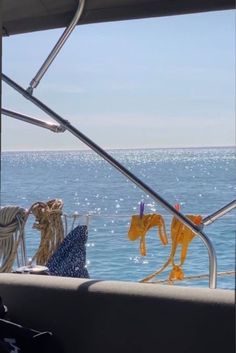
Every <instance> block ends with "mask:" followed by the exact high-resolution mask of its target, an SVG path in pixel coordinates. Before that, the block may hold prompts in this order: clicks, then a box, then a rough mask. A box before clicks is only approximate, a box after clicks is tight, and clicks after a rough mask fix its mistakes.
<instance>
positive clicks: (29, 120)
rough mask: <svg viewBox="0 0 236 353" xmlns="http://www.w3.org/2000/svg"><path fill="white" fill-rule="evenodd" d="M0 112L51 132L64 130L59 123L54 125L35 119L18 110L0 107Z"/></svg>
mask: <svg viewBox="0 0 236 353" xmlns="http://www.w3.org/2000/svg"><path fill="white" fill-rule="evenodd" d="M1 112H2V114H3V115H6V116H10V117H11V118H14V119H17V120H21V121H25V122H26V123H29V124H33V125H36V126H39V127H42V128H44V129H48V130H51V131H53V132H64V131H65V130H66V129H65V128H64V127H63V126H61V125H55V124H52V123H49V122H46V121H43V120H39V119H35V118H32V117H31V116H28V115H25V114H21V113H18V112H14V111H12V110H8V109H4V108H2V109H1Z"/></svg>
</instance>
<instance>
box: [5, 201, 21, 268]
mask: <svg viewBox="0 0 236 353" xmlns="http://www.w3.org/2000/svg"><path fill="white" fill-rule="evenodd" d="M25 217H26V211H25V210H24V209H23V208H20V207H17V206H7V207H3V208H1V209H0V272H11V271H12V267H13V264H14V261H15V260H17V262H18V266H20V265H25V264H26V253H25V239H24V220H25ZM19 245H21V256H22V258H21V263H20V260H19V257H18V249H19Z"/></svg>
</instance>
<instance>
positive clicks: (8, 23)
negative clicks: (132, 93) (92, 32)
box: [2, 0, 235, 35]
mask: <svg viewBox="0 0 236 353" xmlns="http://www.w3.org/2000/svg"><path fill="white" fill-rule="evenodd" d="M77 6H78V0H2V22H3V23H2V27H3V35H12V34H17V33H26V32H32V31H38V30H46V29H50V28H59V27H66V26H67V25H68V24H69V22H70V20H71V18H72V17H73V15H74V13H75V11H76V8H77ZM234 7H235V0H86V2H85V8H84V11H83V14H82V16H81V18H80V21H79V24H87V23H97V22H106V21H119V20H128V19H138V18H147V17H158V16H170V15H179V14H189V13H196V12H205V11H217V10H228V9H233V8H234Z"/></svg>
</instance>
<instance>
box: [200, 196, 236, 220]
mask: <svg viewBox="0 0 236 353" xmlns="http://www.w3.org/2000/svg"><path fill="white" fill-rule="evenodd" d="M234 208H236V200H233V201H231V202H229V203H228V204H227V205H225V206H223V207H222V208H220V209H219V210H217V211H216V212H214V213H212V214H211V215H209V216H207V217H205V218H204V219H203V220H202V224H203V225H204V226H208V225H210V224H211V223H213V222H215V221H216V220H217V219H218V218H220V217H222V216H224V215H225V214H226V213H228V212H230V211H232V210H233V209H234Z"/></svg>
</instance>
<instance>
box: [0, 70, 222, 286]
mask: <svg viewBox="0 0 236 353" xmlns="http://www.w3.org/2000/svg"><path fill="white" fill-rule="evenodd" d="M2 80H3V81H4V82H5V83H7V84H8V85H9V86H11V87H12V88H14V89H15V90H16V91H17V92H19V93H20V94H22V95H23V96H24V97H25V98H27V99H28V100H30V101H31V102H32V103H33V104H35V105H36V106H37V107H39V108H40V109H41V110H43V111H44V112H45V113H47V114H48V115H49V116H51V117H52V118H53V119H55V120H56V121H57V122H59V124H60V125H62V126H64V128H65V129H66V130H68V131H70V132H71V133H72V134H73V135H74V136H76V137H77V138H78V139H79V140H81V141H82V142H84V143H85V144H86V145H87V146H89V147H90V148H91V149H92V150H93V151H95V152H96V153H97V154H99V155H100V156H101V157H102V158H103V159H105V160H106V161H107V162H108V163H110V164H111V165H112V166H113V167H115V168H116V169H117V170H118V171H119V172H121V173H122V174H124V175H125V176H126V177H127V178H128V179H129V180H131V181H132V182H133V183H134V184H136V185H137V186H138V187H139V188H140V189H142V190H143V191H144V192H146V193H147V194H149V195H150V196H151V197H152V198H153V199H154V200H155V201H156V202H158V203H159V204H160V205H162V207H163V208H165V209H166V210H168V211H169V212H170V213H171V214H172V215H174V216H175V217H176V218H178V219H179V220H180V221H181V222H182V223H184V224H185V225H186V226H187V227H188V228H190V229H191V230H192V231H193V232H194V233H195V234H197V235H198V236H199V237H200V239H201V240H202V241H203V243H204V244H205V246H206V248H207V250H208V256H209V287H210V288H216V282H217V260H216V254H215V250H214V247H213V246H212V243H211V241H210V239H209V238H208V237H207V236H206V234H205V233H204V232H203V231H202V230H201V228H200V227H198V226H197V225H195V224H194V223H193V222H191V221H190V219H188V218H187V217H185V216H184V215H183V214H182V213H180V212H179V211H177V210H176V209H175V208H174V207H173V206H172V205H171V204H169V203H168V202H167V201H166V200H165V199H163V198H162V197H161V196H160V195H159V194H157V193H156V192H155V191H154V190H152V189H151V188H150V187H149V186H148V185H146V184H145V183H144V182H143V181H142V180H140V179H139V178H137V177H136V175H134V174H133V173H131V172H130V171H129V170H128V169H126V168H125V167H124V166H123V165H122V164H121V163H119V162H118V161H117V160H116V159H114V158H113V157H112V156H111V155H109V154H108V153H107V152H106V151H104V150H103V149H102V148H101V147H99V146H98V145H97V144H95V143H94V142H93V141H92V140H90V139H89V138H88V137H87V136H85V135H84V134H83V133H82V132H80V131H79V130H77V129H76V128H75V127H74V126H73V125H71V124H70V122H69V121H67V120H65V119H63V118H62V117H61V116H60V115H58V114H57V113H55V112H54V111H52V110H51V109H50V108H49V107H47V106H46V105H45V104H44V103H42V102H41V101H40V100H38V99H37V98H35V97H33V96H32V95H31V94H30V93H28V92H27V91H26V90H25V89H24V88H22V87H21V86H19V85H18V84H17V83H15V82H14V81H13V80H11V79H10V78H9V77H7V76H6V75H4V74H2Z"/></svg>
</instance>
